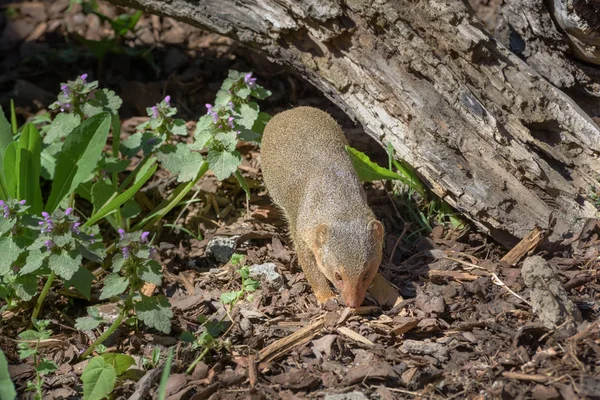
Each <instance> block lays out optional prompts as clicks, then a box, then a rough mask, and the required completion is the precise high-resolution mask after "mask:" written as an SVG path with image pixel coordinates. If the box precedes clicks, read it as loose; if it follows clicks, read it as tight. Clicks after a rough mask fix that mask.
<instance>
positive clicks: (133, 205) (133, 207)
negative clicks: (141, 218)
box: [121, 199, 142, 219]
mask: <svg viewBox="0 0 600 400" xmlns="http://www.w3.org/2000/svg"><path fill="white" fill-rule="evenodd" d="M141 212H142V207H140V205H139V204H138V203H137V201H135V200H134V199H129V200H127V201H126V202H125V204H123V207H122V208H121V217H123V218H125V219H128V218H135V217H137V216H138V215H140V213H141Z"/></svg>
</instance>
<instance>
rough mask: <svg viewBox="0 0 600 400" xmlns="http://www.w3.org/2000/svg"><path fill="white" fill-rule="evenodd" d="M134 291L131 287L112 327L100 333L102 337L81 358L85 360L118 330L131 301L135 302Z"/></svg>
mask: <svg viewBox="0 0 600 400" xmlns="http://www.w3.org/2000/svg"><path fill="white" fill-rule="evenodd" d="M134 293H135V290H134V288H133V287H131V288H129V295H128V296H127V300H125V304H124V305H123V308H122V309H121V312H120V313H119V315H118V316H117V319H115V321H114V322H113V323H112V324H111V325H110V327H109V328H108V329H107V330H106V331H104V333H103V334H102V335H100V337H99V338H98V339H96V341H95V342H94V343H92V345H91V346H90V347H88V348H87V350H86V351H84V352H83V354H82V355H81V357H80V359H81V360H84V359H85V358H86V357H87V356H89V355H90V354H92V352H93V351H94V349H95V348H96V347H98V345H100V344H102V342H104V341H105V340H106V339H108V337H109V336H110V335H112V334H113V333H114V332H115V331H116V330H117V328H118V327H119V326H120V325H121V323H122V322H123V320H124V319H125V316H126V315H127V313H128V312H129V309H130V308H131V303H132V302H133V295H134Z"/></svg>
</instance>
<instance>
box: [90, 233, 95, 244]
mask: <svg viewBox="0 0 600 400" xmlns="http://www.w3.org/2000/svg"><path fill="white" fill-rule="evenodd" d="M90 237H91V239H90V243H91V244H94V243H96V239H95V238H94V234H93V233H90Z"/></svg>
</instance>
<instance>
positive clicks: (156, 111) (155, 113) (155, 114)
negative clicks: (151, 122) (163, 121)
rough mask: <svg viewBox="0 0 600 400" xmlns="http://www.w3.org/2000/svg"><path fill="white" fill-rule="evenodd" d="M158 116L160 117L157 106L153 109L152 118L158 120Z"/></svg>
mask: <svg viewBox="0 0 600 400" xmlns="http://www.w3.org/2000/svg"><path fill="white" fill-rule="evenodd" d="M158 116H159V113H158V107H156V106H153V107H152V117H153V118H158Z"/></svg>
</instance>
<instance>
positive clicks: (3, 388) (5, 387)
mask: <svg viewBox="0 0 600 400" xmlns="http://www.w3.org/2000/svg"><path fill="white" fill-rule="evenodd" d="M1 112H2V109H0V113H1ZM16 398H17V391H16V390H15V385H14V384H13V382H12V380H11V379H10V375H9V373H8V362H7V361H6V357H5V356H4V353H3V352H2V350H0V400H14V399H16Z"/></svg>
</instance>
